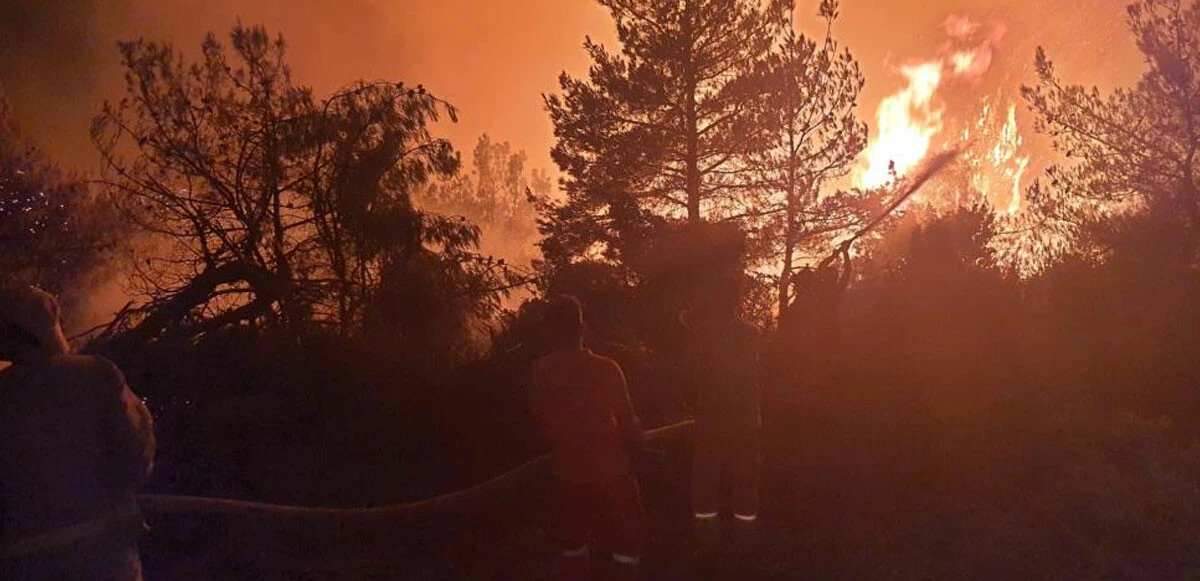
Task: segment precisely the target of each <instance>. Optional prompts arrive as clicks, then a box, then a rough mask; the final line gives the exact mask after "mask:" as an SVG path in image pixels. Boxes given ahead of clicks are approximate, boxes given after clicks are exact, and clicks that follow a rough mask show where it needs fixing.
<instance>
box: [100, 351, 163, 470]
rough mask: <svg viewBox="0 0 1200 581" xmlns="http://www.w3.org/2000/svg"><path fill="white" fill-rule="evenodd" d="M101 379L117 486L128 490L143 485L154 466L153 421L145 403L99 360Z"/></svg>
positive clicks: (109, 365) (110, 366)
mask: <svg viewBox="0 0 1200 581" xmlns="http://www.w3.org/2000/svg"><path fill="white" fill-rule="evenodd" d="M101 366H102V370H101V376H100V379H101V381H103V382H104V388H105V392H106V393H108V394H109V401H108V403H107V405H106V413H107V415H108V417H107V418H106V425H107V426H108V438H109V441H108V450H109V455H110V458H111V460H112V462H113V465H114V471H115V473H114V477H115V478H116V482H115V483H116V484H117V486H118V488H119V489H121V490H124V491H127V492H129V493H132V492H134V491H135V490H136V489H137V488H139V487H140V486H141V485H143V484H145V482H146V480H147V479H148V478H149V477H150V472H151V471H152V470H153V469H154V453H155V448H156V443H155V438H154V420H153V419H152V418H151V416H150V410H149V409H147V408H146V404H144V403H142V400H141V399H140V398H138V396H137V394H135V393H133V391H131V390H130V389H129V386H128V385H127V384H126V383H125V376H124V375H122V374H121V371H120V370H119V369H117V366H116V365H113V364H112V363H111V362H109V361H106V360H105V361H102V362H101Z"/></svg>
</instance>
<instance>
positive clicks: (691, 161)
mask: <svg viewBox="0 0 1200 581" xmlns="http://www.w3.org/2000/svg"><path fill="white" fill-rule="evenodd" d="M691 15H692V13H691V11H690V10H689V12H688V14H687V19H686V21H685V22H684V37H685V38H690V37H691V33H692V20H691ZM691 56H692V55H688V58H689V59H690V58H691ZM683 85H684V86H683V90H684V91H685V92H686V95H685V96H684V98H685V99H686V100H687V101H686V102H685V103H684V107H683V115H684V131H686V132H687V151H686V153H685V154H684V160H683V163H684V166H685V167H686V180H687V183H686V184H685V185H684V187H685V188H686V190H687V191H686V193H687V213H688V224H691V225H696V224H699V223H700V222H702V221H703V216H701V214H700V135H699V133H698V132H697V125H699V123H698V121H697V119H696V116H697V113H696V89H697V87H696V72H695V70H694V67H693V65H692V63H690V62H689V63H688V65H687V69H686V70H685V71H684V74H683Z"/></svg>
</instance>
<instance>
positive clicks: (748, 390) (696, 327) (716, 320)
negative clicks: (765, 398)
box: [690, 269, 761, 536]
mask: <svg viewBox="0 0 1200 581" xmlns="http://www.w3.org/2000/svg"><path fill="white" fill-rule="evenodd" d="M742 279H743V275H742V273H741V271H740V269H730V270H729V271H728V272H726V273H725V274H724V275H723V276H722V277H720V278H717V279H715V281H714V282H713V283H712V285H711V286H712V288H710V289H708V291H707V292H706V293H705V295H706V296H707V298H706V299H704V300H703V301H701V302H700V303H699V304H698V305H697V307H696V308H695V310H694V312H693V313H691V317H690V320H691V321H692V327H693V332H694V333H695V335H696V339H697V344H698V349H697V350H696V361H695V367H694V368H695V369H696V371H697V378H696V387H697V395H696V408H695V409H696V436H695V444H694V445H695V451H694V456H693V460H692V463H693V472H692V508H693V513H694V516H695V519H696V525H697V527H699V528H701V529H707V530H711V529H712V526H711V524H710V523H712V522H715V521H717V520H718V518H719V516H720V507H721V501H720V496H719V491H720V489H721V476H722V473H723V472H724V471H726V470H727V471H728V475H729V485H730V490H731V493H732V499H731V503H730V504H731V507H732V512H733V518H734V521H735V524H736V523H743V524H751V523H754V522H755V521H756V520H757V519H758V509H759V498H758V497H759V490H758V489H759V432H760V430H761V419H760V400H761V389H760V386H759V369H758V367H759V336H758V330H757V329H756V328H755V327H754V326H753V325H751V324H749V323H747V322H745V321H743V320H742V319H741V318H740V316H739V310H740V308H741V301H742ZM698 534H699V535H701V536H703V535H704V533H702V532H698Z"/></svg>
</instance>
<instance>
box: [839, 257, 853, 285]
mask: <svg viewBox="0 0 1200 581" xmlns="http://www.w3.org/2000/svg"><path fill="white" fill-rule="evenodd" d="M853 276H854V266H853V265H852V264H851V263H850V246H849V245H842V276H841V278H840V279H839V280H838V292H839V293H843V292H846V288H847V287H849V286H850V279H851V278H853Z"/></svg>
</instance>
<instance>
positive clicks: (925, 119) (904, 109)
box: [858, 62, 944, 189]
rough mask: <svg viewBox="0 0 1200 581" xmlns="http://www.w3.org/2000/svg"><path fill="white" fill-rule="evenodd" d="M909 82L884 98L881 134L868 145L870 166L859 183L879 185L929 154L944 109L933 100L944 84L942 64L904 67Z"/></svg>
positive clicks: (880, 107) (902, 73) (880, 105)
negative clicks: (901, 88) (897, 91)
mask: <svg viewBox="0 0 1200 581" xmlns="http://www.w3.org/2000/svg"><path fill="white" fill-rule="evenodd" d="M900 74H901V75H903V76H904V78H905V79H907V81H908V85H907V86H906V87H905V88H904V89H903V90H901V91H900V92H899V93H896V94H895V95H892V96H890V97H887V98H885V99H884V100H883V101H882V102H880V104H879V111H878V113H877V114H876V120H877V122H878V126H879V128H878V132H877V135H878V137H876V138H875V140H874V141H873V142H871V144H870V145H869V146H868V147H867V169H866V170H865V171H864V172H863V173H862V174H861V175H860V176H859V180H858V182H859V186H861V187H864V188H868V189H870V188H878V187H881V186H884V185H886V184H887V183H889V182H890V181H892V176H893V172H894V174H895V175H903V174H905V173H907V172H908V171H909V170H910V169H912V168H913V167H914V166H916V165H917V164H918V163H920V161H921V160H922V159H924V158H925V156H926V155H927V154H928V153H929V146H930V145H931V144H932V142H933V138H934V137H935V136H936V135H937V134H938V133H941V131H942V115H943V113H944V108H943V107H942V106H940V105H938V104H936V103H935V102H934V99H933V98H934V96H935V95H936V94H937V91H938V88H939V87H940V86H941V83H942V66H941V64H940V63H936V62H930V63H922V64H918V65H910V66H905V67H901V69H900Z"/></svg>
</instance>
